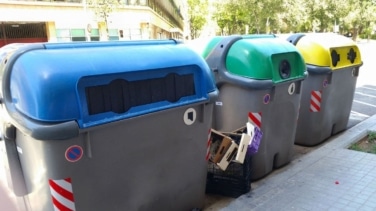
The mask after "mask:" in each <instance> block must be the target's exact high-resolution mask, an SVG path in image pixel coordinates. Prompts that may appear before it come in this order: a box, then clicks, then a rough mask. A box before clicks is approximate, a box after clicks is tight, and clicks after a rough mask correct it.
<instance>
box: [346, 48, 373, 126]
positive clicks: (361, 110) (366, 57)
mask: <svg viewBox="0 0 376 211" xmlns="http://www.w3.org/2000/svg"><path fill="white" fill-rule="evenodd" d="M358 47H359V48H360V52H361V56H362V61H363V66H362V67H360V70H359V76H358V79H357V84H356V89H355V93H354V100H353V104H352V110H351V115H350V120H349V124H348V127H352V126H354V125H355V124H358V123H359V122H361V121H363V120H365V119H367V118H369V117H370V116H372V115H374V114H376V56H375V55H376V41H370V42H367V41H361V42H359V43H358Z"/></svg>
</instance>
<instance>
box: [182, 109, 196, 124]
mask: <svg viewBox="0 0 376 211" xmlns="http://www.w3.org/2000/svg"><path fill="white" fill-rule="evenodd" d="M196 116H197V114H196V110H195V109H194V108H188V109H187V110H186V111H185V112H184V117H183V118H184V123H185V124H186V125H192V124H193V123H194V122H195V121H196Z"/></svg>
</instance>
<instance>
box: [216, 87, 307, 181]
mask: <svg viewBox="0 0 376 211" xmlns="http://www.w3.org/2000/svg"><path fill="white" fill-rule="evenodd" d="M302 82H303V81H302V80H300V81H289V82H285V83H280V84H278V85H276V86H273V87H272V88H269V89H256V90H254V89H250V88H244V87H242V86H238V85H233V84H223V85H222V86H221V87H220V88H219V97H218V100H217V102H216V106H215V108H214V118H215V120H213V122H214V123H215V124H214V128H215V129H216V130H219V131H234V130H236V129H238V128H240V127H243V126H244V125H245V124H246V122H248V121H249V113H255V114H256V115H257V113H261V127H260V128H261V131H262V132H263V137H262V139H261V143H260V146H259V150H258V152H257V153H256V154H255V155H253V157H252V173H251V179H252V180H257V179H260V178H262V177H264V176H266V175H267V174H269V173H270V172H272V171H273V169H274V168H279V167H282V166H284V165H286V164H288V163H289V162H290V161H291V158H292V155H293V146H294V139H295V131H296V126H297V118H298V113H299V103H300V99H301V94H300V89H301V84H302ZM291 84H294V85H291ZM291 86H295V88H294V91H293V93H292V94H290V93H289V88H291ZM290 91H291V89H290ZM266 96H270V101H269V102H267V101H265V97H266ZM266 98H267V97H266ZM251 115H252V114H251ZM251 122H252V121H251ZM253 123H254V122H253ZM254 124H255V125H257V123H254Z"/></svg>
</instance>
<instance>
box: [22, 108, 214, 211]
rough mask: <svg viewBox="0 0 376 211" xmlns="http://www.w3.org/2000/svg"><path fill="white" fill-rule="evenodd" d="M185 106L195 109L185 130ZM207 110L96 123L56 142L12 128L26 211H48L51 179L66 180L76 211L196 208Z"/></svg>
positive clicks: (203, 181)
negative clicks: (77, 149) (74, 158)
mask: <svg viewBox="0 0 376 211" xmlns="http://www.w3.org/2000/svg"><path fill="white" fill-rule="evenodd" d="M189 108H192V109H194V110H195V111H196V120H195V121H194V123H193V124H191V125H187V124H185V122H184V117H185V115H187V114H186V113H185V112H186V111H187V109H189ZM212 109H213V105H212V104H201V105H199V104H197V105H191V106H185V107H179V108H173V109H170V110H165V111H161V112H157V113H151V114H147V115H143V116H140V117H137V118H131V119H126V120H121V121H118V122H114V123H110V124H106V125H101V126H96V127H93V128H91V129H89V130H85V131H80V133H79V136H78V137H76V138H72V139H68V140H62V141H56V140H51V141H49V140H46V141H39V140H35V139H33V138H32V137H30V136H26V135H24V134H23V133H22V132H20V131H19V130H17V133H16V144H17V149H18V152H19V159H20V162H21V166H22V169H23V172H24V178H25V182H26V186H27V190H28V191H29V192H30V193H29V194H28V195H26V196H24V198H25V199H26V201H28V202H29V203H28V207H27V210H33V211H50V210H53V209H54V208H53V204H52V200H51V197H52V195H53V194H54V196H55V197H59V196H56V193H53V191H52V189H51V180H56V182H58V181H59V180H60V181H61V180H64V179H69V180H71V188H72V190H71V194H72V196H73V197H74V200H73V202H70V204H71V205H72V206H74V207H75V210H177V211H180V210H192V209H194V208H203V206H204V199H205V184H206V169H207V160H206V159H205V157H206V152H207V141H208V131H209V129H210V126H211V116H212ZM71 146H78V147H80V148H82V149H83V156H82V158H81V159H79V160H77V161H76V162H70V161H69V160H68V159H67V150H68V148H69V147H71ZM73 153H74V152H73ZM69 156H70V155H69V154H68V157H69ZM73 156H74V155H73ZM77 156H78V155H77ZM49 182H50V183H49ZM57 195H59V194H57Z"/></svg>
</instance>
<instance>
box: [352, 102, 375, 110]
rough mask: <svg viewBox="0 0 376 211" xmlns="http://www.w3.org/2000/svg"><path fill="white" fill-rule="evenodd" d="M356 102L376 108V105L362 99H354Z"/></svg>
mask: <svg viewBox="0 0 376 211" xmlns="http://www.w3.org/2000/svg"><path fill="white" fill-rule="evenodd" d="M354 102H356V103H359V104H363V105H367V106H371V107H374V108H376V105H372V104H369V103H365V102H362V101H358V100H354Z"/></svg>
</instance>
